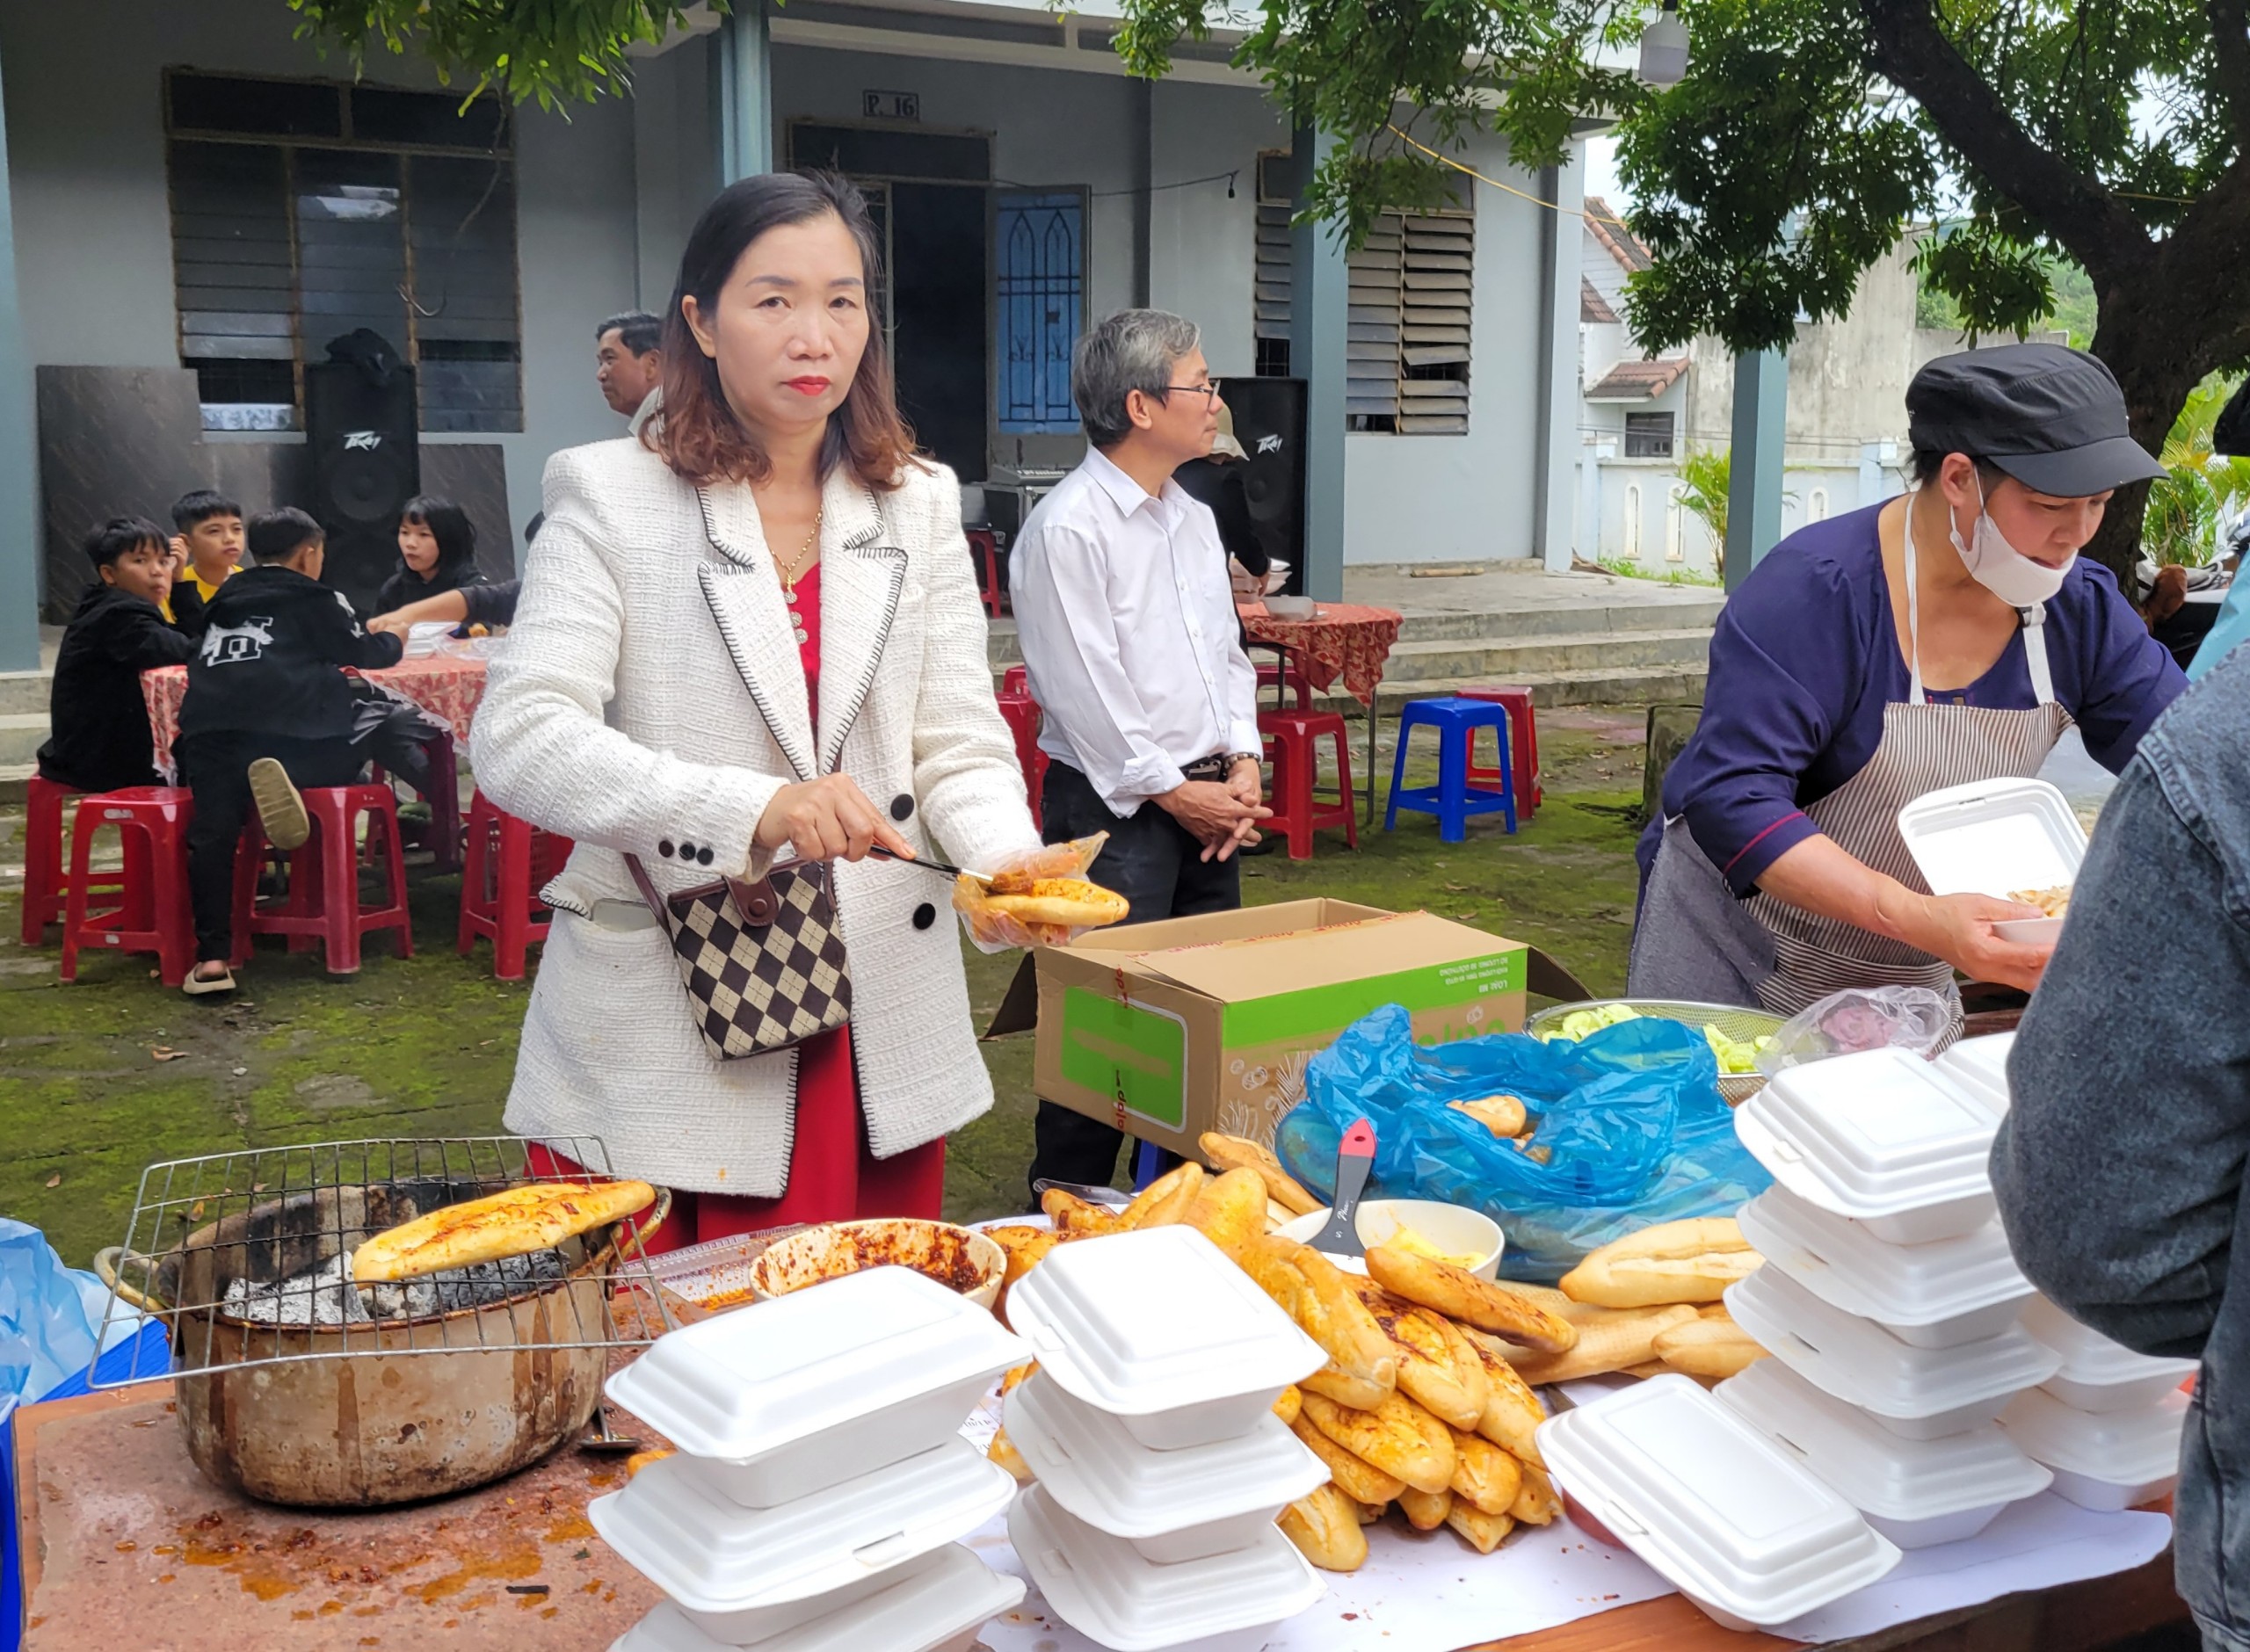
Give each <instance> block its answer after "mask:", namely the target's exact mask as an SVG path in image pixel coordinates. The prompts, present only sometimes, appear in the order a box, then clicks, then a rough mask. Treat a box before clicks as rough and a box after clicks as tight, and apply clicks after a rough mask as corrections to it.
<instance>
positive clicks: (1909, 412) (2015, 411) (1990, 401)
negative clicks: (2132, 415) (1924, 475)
mask: <svg viewBox="0 0 2250 1652" xmlns="http://www.w3.org/2000/svg"><path fill="white" fill-rule="evenodd" d="M1906 428H1907V436H1908V439H1909V440H1911V441H1912V442H1913V445H1914V446H1915V448H1916V449H1917V450H1918V451H1922V450H1934V451H1936V452H1938V453H1967V454H1968V455H1969V456H1970V457H1971V458H1972V459H1982V460H1987V461H1989V462H1990V463H1992V464H1993V465H1996V466H1998V467H2000V469H2002V470H2004V471H2006V472H2007V474H2008V475H2011V476H2013V477H2014V478H2015V479H2016V480H2017V481H2018V482H2021V483H2022V484H2023V485H2024V486H2025V487H2027V488H2029V489H2032V490H2033V491H2035V492H2037V493H2047V494H2053V495H2055V496H2057V497H2058V498H2065V499H2082V498H2084V497H2085V496H2087V495H2088V494H2094V493H2107V492H2108V490H2109V489H2112V488H2122V487H2123V486H2124V485H2125V484H2126V483H2127V482H2145V481H2151V480H2153V479H2154V478H2156V477H2158V476H2161V475H2164V474H2165V470H2164V467H2163V466H2161V465H2159V464H2158V463H2157V462H2156V460H2153V459H2152V458H2151V457H2150V456H2149V452H2148V449H2146V448H2145V447H2143V446H2141V445H2140V444H2139V443H2138V442H2137V441H2135V440H2134V439H2133V438H2132V436H2131V434H2130V428H2129V426H2128V425H2127V424H2126V422H2125V395H2124V392H2123V391H2122V390H2120V389H2119V388H2117V380H2116V375H2115V374H2114V373H2111V372H2110V371H2109V369H2108V366H2107V364H2105V363H2104V362H2102V361H2101V359H2099V358H2097V357H2094V356H2089V355H2087V353H2086V351H2082V350H2065V349H2064V348H2063V346H2062V345H2060V344H2002V345H2000V346H1998V347H1997V348H1995V349H1992V350H1964V351H1962V352H1961V353H1960V354H1959V355H1957V356H1940V357H1939V358H1938V359H1936V360H1935V361H1933V362H1931V363H1930V364H1929V365H1928V366H1926V367H1924V368H1923V369H1922V370H1921V371H1920V373H1916V374H1915V375H1914V380H1913V383H1912V384H1909V385H1908V386H1907V387H1906Z"/></svg>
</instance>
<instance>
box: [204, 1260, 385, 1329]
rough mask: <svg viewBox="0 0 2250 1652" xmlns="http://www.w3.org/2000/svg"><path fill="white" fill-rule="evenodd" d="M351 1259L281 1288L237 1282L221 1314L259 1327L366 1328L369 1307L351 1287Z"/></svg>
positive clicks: (282, 1284)
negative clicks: (358, 1326)
mask: <svg viewBox="0 0 2250 1652" xmlns="http://www.w3.org/2000/svg"><path fill="white" fill-rule="evenodd" d="M351 1266H352V1262H351V1258H350V1257H343V1256H338V1257H330V1259H329V1260H328V1261H327V1262H326V1263H324V1264H323V1265H322V1266H321V1267H320V1268H318V1269H317V1270H316V1271H315V1272H311V1273H301V1274H299V1275H297V1276H296V1277H295V1278H294V1279H283V1280H282V1281H281V1282H280V1283H279V1284H278V1285H262V1284H259V1283H258V1282H257V1281H255V1280H251V1279H236V1280H234V1281H232V1282H231V1283H230V1284H229V1286H227V1296H226V1300H225V1301H224V1302H222V1303H221V1305H220V1312H221V1313H222V1314H224V1315H227V1316H228V1317H229V1318H230V1319H238V1320H244V1321H247V1322H250V1323H251V1324H256V1325H345V1324H352V1325H364V1324H367V1323H369V1322H371V1316H370V1315H369V1313H368V1309H367V1305H366V1304H365V1303H364V1302H362V1301H361V1300H360V1296H359V1291H358V1290H357V1289H356V1288H355V1287H354V1286H352V1284H351V1283H350V1277H349V1276H350V1270H351Z"/></svg>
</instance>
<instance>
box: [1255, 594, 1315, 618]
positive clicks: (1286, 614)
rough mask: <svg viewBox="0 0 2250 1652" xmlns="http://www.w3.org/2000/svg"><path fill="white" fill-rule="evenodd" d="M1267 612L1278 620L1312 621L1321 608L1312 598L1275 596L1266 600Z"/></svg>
mask: <svg viewBox="0 0 2250 1652" xmlns="http://www.w3.org/2000/svg"><path fill="white" fill-rule="evenodd" d="M1266 612H1267V613H1269V614H1272V615H1273V616H1274V618H1275V619H1276V620H1310V619H1312V618H1314V617H1315V616H1316V615H1317V614H1318V613H1319V612H1320V607H1319V605H1318V604H1317V603H1315V602H1314V601H1313V599H1312V598H1310V597H1282V596H1273V597H1268V598H1266Z"/></svg>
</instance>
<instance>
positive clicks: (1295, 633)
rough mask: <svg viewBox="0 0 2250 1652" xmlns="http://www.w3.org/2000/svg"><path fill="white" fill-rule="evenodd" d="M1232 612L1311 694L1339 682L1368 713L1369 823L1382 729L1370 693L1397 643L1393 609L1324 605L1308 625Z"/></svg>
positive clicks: (1260, 607) (1252, 609)
mask: <svg viewBox="0 0 2250 1652" xmlns="http://www.w3.org/2000/svg"><path fill="white" fill-rule="evenodd" d="M1235 612H1237V613H1238V614H1239V615H1241V617H1242V624H1243V629H1244V630H1245V632H1246V633H1247V634H1248V635H1249V638H1250V640H1251V641H1252V642H1262V643H1264V644H1265V645H1266V646H1267V647H1268V648H1279V649H1281V652H1282V653H1283V655H1284V656H1287V657H1288V659H1289V660H1291V661H1292V662H1294V663H1296V668H1297V670H1300V671H1302V672H1303V673H1304V677H1305V680H1306V681H1307V682H1309V683H1310V684H1311V685H1313V687H1314V689H1315V690H1325V689H1326V688H1327V687H1328V685H1330V684H1332V683H1333V682H1334V681H1335V680H1336V679H1337V678H1338V677H1342V678H1343V679H1344V692H1346V693H1347V694H1349V695H1350V696H1351V697H1352V698H1353V699H1356V700H1357V701H1359V702H1360V704H1361V705H1362V706H1366V707H1367V713H1368V768H1367V775H1366V777H1365V781H1366V786H1367V792H1368V801H1367V818H1368V820H1369V821H1373V820H1374V819H1375V735H1376V734H1377V732H1378V731H1379V730H1380V729H1381V728H1382V725H1383V713H1382V708H1381V707H1380V706H1379V705H1378V704H1377V702H1376V698H1375V691H1376V689H1377V688H1378V687H1380V686H1381V685H1382V683H1383V663H1384V662H1385V661H1386V660H1388V659H1389V658H1390V646H1391V644H1392V643H1394V642H1396V641H1398V627H1399V624H1400V621H1401V620H1402V618H1403V616H1402V615H1400V614H1399V613H1398V612H1397V611H1395V610H1393V609H1390V608H1375V607H1370V606H1368V605H1366V604H1364V603H1356V602H1324V603H1322V604H1320V605H1318V606H1317V608H1316V609H1315V610H1314V611H1313V617H1312V618H1311V619H1310V620H1283V619H1280V618H1278V617H1276V616H1275V615H1273V614H1270V613H1268V612H1266V605H1265V604H1264V603H1262V602H1257V603H1238V604H1237V605H1235Z"/></svg>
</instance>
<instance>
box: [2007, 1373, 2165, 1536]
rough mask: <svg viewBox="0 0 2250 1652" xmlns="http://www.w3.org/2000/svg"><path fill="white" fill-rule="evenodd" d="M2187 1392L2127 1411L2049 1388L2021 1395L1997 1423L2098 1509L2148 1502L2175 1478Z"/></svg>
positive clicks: (2083, 1502) (2060, 1484)
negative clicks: (2070, 1399) (2091, 1406)
mask: <svg viewBox="0 0 2250 1652" xmlns="http://www.w3.org/2000/svg"><path fill="white" fill-rule="evenodd" d="M2187 1421H2188V1396H2187V1395H2184V1394H2181V1393H2177V1392H2174V1393H2172V1394H2167V1395H2165V1396H2164V1397H2163V1398H2162V1399H2160V1400H2159V1401H2157V1402H2155V1403H2154V1404H2152V1405H2138V1406H2135V1407H2133V1408H2132V1409H2130V1410H2126V1411H2081V1410H2079V1409H2077V1408H2076V1407H2074V1406H2068V1405H2065V1404H2064V1403H2063V1402H2061V1401H2060V1400H2058V1399H2057V1398H2056V1397H2055V1396H2054V1395H2051V1394H2043V1393H2040V1392H2037V1391H2034V1392H2032V1393H2030V1394H2024V1395H2017V1396H2016V1398H2015V1400H2014V1402H2013V1403H2011V1404H2010V1405H2009V1406H2008V1408H2007V1410H2005V1411H2003V1412H2001V1413H2000V1426H2001V1427H2002V1428H2004V1429H2006V1430H2007V1436H2008V1438H2010V1439H2012V1440H2014V1442H2015V1444H2016V1446H2017V1448H2018V1449H2019V1450H2021V1452H2022V1453H2023V1454H2024V1455H2025V1456H2026V1457H2029V1458H2030V1459H2031V1460H2032V1461H2034V1462H2039V1463H2044V1464H2046V1465H2047V1467H2050V1468H2051V1469H2053V1470H2054V1471H2055V1489H2056V1491H2057V1492H2058V1493H2059V1494H2060V1495H2062V1496H2065V1497H2068V1498H2069V1499H2070V1500H2071V1501H2072V1503H2077V1504H2078V1505H2079V1507H2081V1508H2086V1509H2094V1510H2096V1511H2100V1512H2101V1513H2104V1514H2108V1513H2114V1512H2115V1511H2117V1510H2119V1509H2133V1508H2138V1507H2139V1506H2140V1505H2141V1504H2142V1503H2151V1502H2153V1501H2154V1500H2155V1499H2157V1498H2159V1497H2160V1496H2164V1494H2165V1493H2166V1492H2167V1491H2170V1490H2171V1489H2173V1487H2174V1486H2175V1485H2177V1484H2178V1483H2179V1482H2180V1431H2181V1429H2182V1428H2184V1427H2185V1426H2186V1425H2187Z"/></svg>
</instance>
